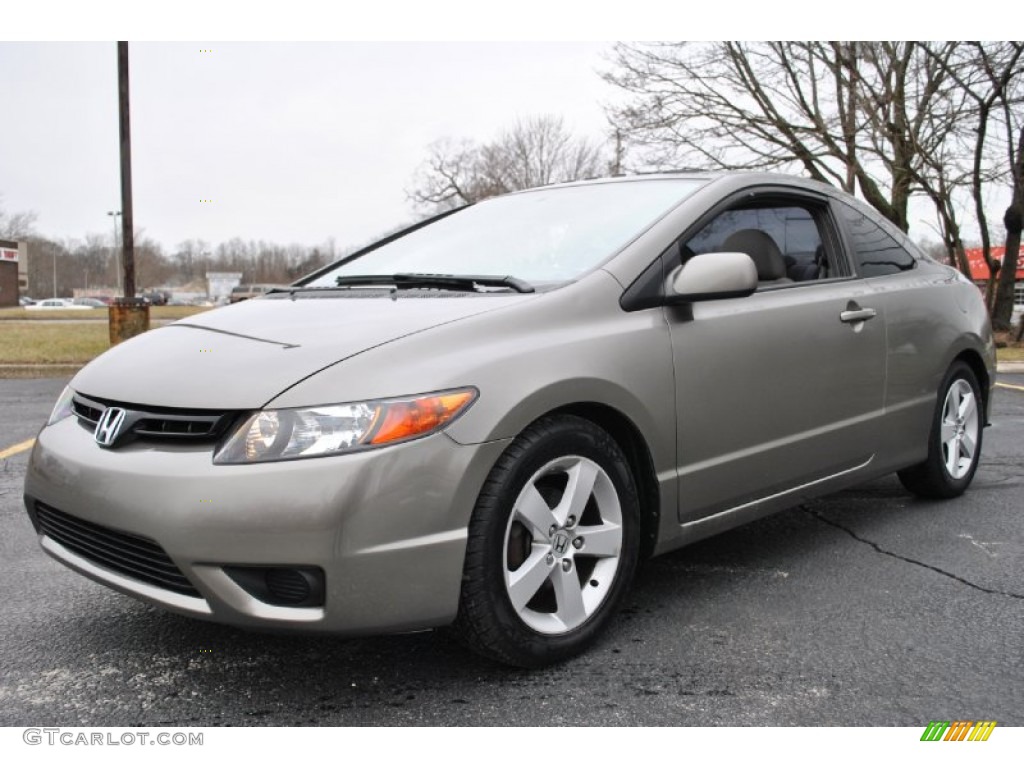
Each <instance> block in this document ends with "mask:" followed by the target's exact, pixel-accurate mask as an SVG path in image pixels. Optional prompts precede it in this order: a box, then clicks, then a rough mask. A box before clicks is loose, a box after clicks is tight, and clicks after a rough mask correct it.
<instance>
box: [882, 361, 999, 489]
mask: <svg viewBox="0 0 1024 768" xmlns="http://www.w3.org/2000/svg"><path fill="white" fill-rule="evenodd" d="M984 403H985V401H984V398H983V396H982V392H981V387H980V386H979V385H978V378H977V376H975V375H974V371H972V370H971V368H970V366H969V365H967V364H966V363H964V362H962V361H958V362H956V363H954V364H953V365H952V366H951V367H950V369H949V371H948V372H947V373H946V376H945V378H944V379H943V381H942V386H941V387H940V388H939V398H938V402H937V403H936V406H935V415H934V416H933V417H932V428H931V433H930V434H929V437H928V458H927V459H925V460H924V461H923V462H921V463H920V464H918V465H916V466H913V467H910V468H908V469H904V470H902V471H901V472H899V478H900V482H902V483H903V486H904V487H905V488H906V489H907V490H908V491H910V492H911V493H913V494H915V495H917V496H921V497H922V498H926V499H951V498H954V497H955V496H959V495H960V494H962V493H963V492H964V491H966V490H967V487H968V486H969V485H970V484H971V480H973V479H974V473H975V471H976V470H977V469H978V460H979V458H980V457H981V442H982V436H983V432H984V427H985V413H984V410H985V409H984Z"/></svg>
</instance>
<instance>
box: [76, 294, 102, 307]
mask: <svg viewBox="0 0 1024 768" xmlns="http://www.w3.org/2000/svg"><path fill="white" fill-rule="evenodd" d="M71 302H72V303H73V304H74V305H75V306H78V307H89V308H90V309H100V308H103V307H105V306H107V305H106V304H104V303H103V302H102V301H101V300H100V299H93V298H91V297H83V298H78V299H72V300H71Z"/></svg>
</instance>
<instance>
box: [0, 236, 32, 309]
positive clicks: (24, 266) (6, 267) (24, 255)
mask: <svg viewBox="0 0 1024 768" xmlns="http://www.w3.org/2000/svg"><path fill="white" fill-rule="evenodd" d="M26 290H28V249H27V247H26V243H18V242H15V241H14V240H0V307H16V306H18V297H19V296H21V295H22V294H23V293H24V292H25V291H26Z"/></svg>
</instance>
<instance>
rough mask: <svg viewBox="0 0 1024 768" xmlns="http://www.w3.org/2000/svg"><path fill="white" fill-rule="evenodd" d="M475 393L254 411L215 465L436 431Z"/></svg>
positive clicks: (319, 452) (344, 449) (320, 452)
mask: <svg viewBox="0 0 1024 768" xmlns="http://www.w3.org/2000/svg"><path fill="white" fill-rule="evenodd" d="M476 396H477V391H476V389H474V388H473V387H467V388H465V389H454V390H449V391H447V392H436V393H433V394H429V395H416V396H413V397H408V398H397V399H391V400H370V401H367V402H364V403H343V404H341V405H318V406H312V407H309V408H280V409H277V410H268V411H258V412H257V413H254V414H252V415H251V416H249V417H248V418H247V419H246V420H245V421H243V422H242V423H241V424H239V425H238V427H237V428H236V429H235V430H234V432H232V434H231V435H230V436H229V437H228V439H227V440H226V441H225V442H224V443H223V444H222V445H221V446H220V448H218V449H217V451H216V453H215V454H214V457H213V463H214V464H252V463H256V462H261V461H281V460H283V459H305V458H311V457H314V456H333V455H337V454H340V453H349V452H352V451H358V450H365V449H367V448H374V447H376V446H380V445H391V444H393V443H400V442H404V441H406V440H412V439H413V438H416V437H423V436H425V435H429V434H431V433H433V432H436V431H438V430H439V429H441V428H442V427H443V426H445V425H446V424H448V423H449V422H451V421H452V420H453V419H454V418H455V417H456V416H458V415H459V414H460V413H462V412H463V411H465V410H466V409H467V408H468V407H469V406H470V405H471V404H472V403H473V401H474V400H475V399H476Z"/></svg>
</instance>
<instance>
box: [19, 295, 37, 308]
mask: <svg viewBox="0 0 1024 768" xmlns="http://www.w3.org/2000/svg"><path fill="white" fill-rule="evenodd" d="M35 303H36V300H35V299H33V298H31V297H29V296H22V297H21V298H19V299H18V304H20V305H21V306H23V307H30V306H32V305H33V304H35Z"/></svg>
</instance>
